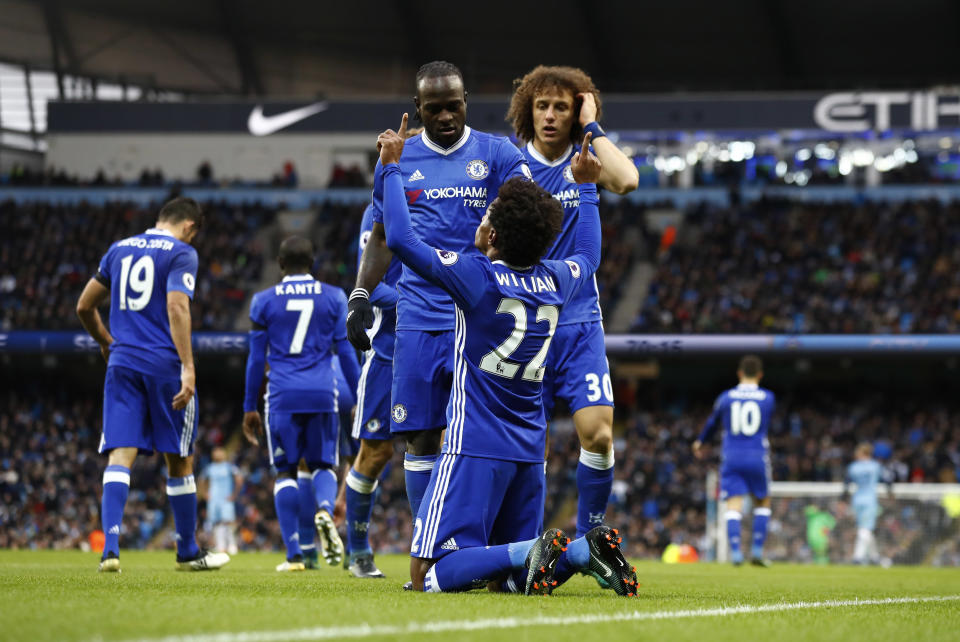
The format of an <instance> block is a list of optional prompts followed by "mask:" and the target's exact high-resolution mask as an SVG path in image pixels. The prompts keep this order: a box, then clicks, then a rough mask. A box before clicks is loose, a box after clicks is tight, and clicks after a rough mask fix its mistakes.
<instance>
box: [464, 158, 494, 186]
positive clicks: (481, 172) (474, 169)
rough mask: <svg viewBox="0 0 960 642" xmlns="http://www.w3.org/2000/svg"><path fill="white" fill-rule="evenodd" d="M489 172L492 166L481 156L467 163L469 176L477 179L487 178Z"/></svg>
mask: <svg viewBox="0 0 960 642" xmlns="http://www.w3.org/2000/svg"><path fill="white" fill-rule="evenodd" d="M489 173H490V167H489V166H488V165H487V163H486V162H485V161H482V160H480V159H479V158H478V159H477V160H472V161H470V162H469V163H467V176H469V177H470V178H472V179H473V180H475V181H479V180H482V179H484V178H486V177H487V175H488V174H489Z"/></svg>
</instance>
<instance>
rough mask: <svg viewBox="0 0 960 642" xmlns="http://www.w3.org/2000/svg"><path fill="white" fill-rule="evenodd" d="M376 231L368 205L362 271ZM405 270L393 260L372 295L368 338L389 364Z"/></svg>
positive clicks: (362, 235) (362, 234) (363, 229)
mask: <svg viewBox="0 0 960 642" xmlns="http://www.w3.org/2000/svg"><path fill="white" fill-rule="evenodd" d="M372 229H373V206H372V205H367V209H365V210H364V212H363V220H362V221H361V222H360V251H359V252H358V253H357V264H358V267H359V263H360V259H361V258H362V256H363V248H365V247H366V246H367V241H368V240H369V239H370V231H371V230H372ZM402 270H403V264H402V263H400V259H398V258H397V257H393V258H392V259H390V265H389V266H387V273H386V274H384V276H383V279H381V280H380V283H378V284H377V287H376V288H375V289H374V290H373V292H371V293H370V303H372V304H373V305H374V308H373V315H374V318H373V327H372V328H370V329H369V330H367V335H368V336H370V345H371V346H372V348H371V349H372V350H373V352H374V354H376V355H377V356H378V357H380V358H381V359H386V360H387V361H393V345H394V343H396V340H397V281H399V280H400V273H401V271H402Z"/></svg>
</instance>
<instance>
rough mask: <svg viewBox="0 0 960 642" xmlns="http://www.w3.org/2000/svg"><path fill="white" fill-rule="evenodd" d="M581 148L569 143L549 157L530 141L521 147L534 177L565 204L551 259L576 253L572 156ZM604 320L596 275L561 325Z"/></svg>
mask: <svg viewBox="0 0 960 642" xmlns="http://www.w3.org/2000/svg"><path fill="white" fill-rule="evenodd" d="M578 151H580V146H579V145H570V147H568V148H567V151H565V152H564V153H563V154H562V155H561V156H560V157H559V158H558V159H557V160H555V161H548V160H547V159H546V158H544V156H543V155H542V154H540V152H538V151H537V150H536V149H535V148H534V147H533V143H527V144H526V146H524V147H523V148H522V152H523V156H524V158H525V159H526V160H527V162H528V163H529V164H530V171H531V172H532V173H533V180H535V181H536V182H537V185H539V186H540V187H542V188H543V189H545V190H547V191H548V192H550V193H551V194H552V195H553V198H555V199H556V200H557V201H559V202H560V204H561V205H562V206H563V228H562V229H561V230H560V234H559V235H558V236H557V240H556V241H554V243H553V245H552V246H551V247H550V249H549V250H547V254H546V258H548V259H563V258H564V257H567V256H571V255H573V253H574V249H573V248H574V244H575V242H576V230H577V220H578V219H579V217H580V189H579V186H578V185H577V183H576V181H575V180H574V179H573V171H572V170H571V169H570V160H571V159H572V158H573V155H574V154H575V153H576V152H578ZM602 320H603V315H602V313H601V311H600V293H599V291H598V290H597V278H596V276H594V277H593V278H592V280H591V282H590V283H588V284H586V285H584V287H583V288H581V289H580V292H579V293H578V294H577V296H576V297H574V299H573V300H572V301H570V303H569V304H568V305H567V306H566V307H565V308H564V309H563V316H562V317H561V318H560V325H571V324H574V323H587V322H590V321H602Z"/></svg>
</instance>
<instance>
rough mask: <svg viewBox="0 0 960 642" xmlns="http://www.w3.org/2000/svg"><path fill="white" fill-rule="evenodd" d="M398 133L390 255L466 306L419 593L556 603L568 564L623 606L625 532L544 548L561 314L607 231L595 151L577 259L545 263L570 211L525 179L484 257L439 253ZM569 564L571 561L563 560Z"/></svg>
mask: <svg viewBox="0 0 960 642" xmlns="http://www.w3.org/2000/svg"><path fill="white" fill-rule="evenodd" d="M406 125H407V115H406V114H404V116H403V121H402V123H401V126H400V131H399V132H393V131H392V130H387V131H386V132H384V133H383V134H381V135H380V137H379V139H378V146H379V147H380V159H381V161H382V164H383V169H382V170H381V171H383V174H384V176H383V180H384V226H385V228H386V237H387V244H388V245H389V247H390V249H391V250H393V252H394V253H395V254H396V255H397V256H398V257H400V260H401V261H403V262H404V264H406V265H407V266H409V267H410V268H411V269H412V270H414V271H415V272H416V273H417V274H419V275H420V276H421V277H422V278H424V279H426V280H428V281H430V282H431V283H433V284H435V285H437V286H439V287H440V288H442V289H444V290H445V291H447V292H449V294H450V296H451V297H452V298H453V301H454V303H455V305H456V307H455V314H456V326H455V344H454V345H455V353H454V380H453V391H452V393H451V396H450V402H449V404H448V406H447V430H446V436H445V439H444V444H443V451H442V456H441V459H440V461H439V463H438V464H437V466H436V467H435V468H434V471H433V475H432V476H431V478H430V484H429V486H428V487H427V491H426V494H425V495H424V498H423V502H422V503H421V504H420V510H419V512H418V514H417V519H416V522H415V523H414V536H413V543H412V545H411V548H410V550H411V556H412V559H411V565H410V575H411V580H412V582H413V588H414V590H425V591H433V592H439V591H462V590H468V589H470V588H474V587H478V586H486V585H487V583H488V582H492V581H501V580H503V581H505V583H506V586H507V587H508V588H510V589H513V590H517V591H522V592H524V593H526V594H531V593H550V592H551V591H552V590H553V588H554V587H555V586H556V585H557V584H559V582H560V580H559V579H556V578H555V577H554V573H555V571H556V570H557V566H558V564H560V563H561V562H562V563H563V564H565V565H566V566H567V567H568V568H572V569H577V568H591V569H594V570H596V571H597V572H599V573H600V574H602V575H603V576H604V577H605V578H607V579H608V580H609V582H610V584H611V586H612V587H613V588H614V589H615V590H616V591H617V592H618V593H619V594H621V595H632V594H635V592H636V574H635V571H634V570H633V569H632V567H630V566H629V565H628V564H627V562H626V560H625V559H624V558H623V554H622V553H621V551H620V547H619V538H618V537H617V535H616V531H615V530H614V529H611V528H610V527H608V526H605V525H601V526H598V527H597V528H595V529H593V530H591V531H590V532H589V533H588V534H587V535H586V536H585V537H582V538H579V539H578V540H576V541H575V542H573V543H570V544H569V545H568V542H569V540H568V539H567V537H566V536H565V535H564V533H563V531H561V530H559V529H548V530H547V531H546V532H544V533H543V534H541V535H539V536H538V533H539V531H540V529H541V527H542V526H541V525H542V521H543V502H544V493H545V484H544V470H543V453H544V450H545V439H546V420H545V418H544V414H543V405H542V400H541V394H542V389H543V377H544V373H545V367H544V363H545V362H546V358H547V354H548V350H549V347H550V340H551V339H552V338H553V334H554V331H555V330H556V326H557V321H558V320H559V316H560V310H561V308H562V307H563V305H564V304H565V303H567V302H568V301H569V300H570V299H571V298H572V297H573V295H574V294H576V293H577V291H578V290H579V289H580V287H581V285H582V284H583V283H584V282H586V281H587V280H588V279H589V278H590V276H591V275H592V274H593V272H594V271H595V270H596V268H597V266H598V265H599V262H600V219H599V213H598V211H597V193H596V187H595V185H594V184H593V183H594V182H595V181H596V180H597V178H598V177H599V174H600V162H599V160H597V158H596V157H595V156H594V155H593V154H591V153H590V152H589V140H590V135H589V134H588V135H587V137H586V138H585V139H584V144H583V150H584V151H583V153H581V154H577V155H576V156H575V158H574V159H573V161H572V163H571V165H572V169H573V174H574V176H575V177H576V179H577V182H579V183H580V184H581V186H580V189H581V192H580V194H581V203H582V205H581V217H580V222H579V223H578V227H577V243H576V248H575V250H576V253H575V254H574V255H573V256H570V257H567V258H566V259H565V260H561V261H541V258H542V257H543V254H544V253H545V252H546V250H547V248H548V247H549V246H550V244H551V243H552V242H553V240H554V238H555V237H556V235H557V232H558V231H559V229H560V225H561V221H562V218H563V212H562V209H561V207H560V205H559V204H558V203H557V202H556V201H555V200H554V199H553V198H552V197H551V196H550V194H549V193H548V192H546V191H544V190H543V189H541V188H540V187H538V186H537V185H536V184H535V183H533V182H531V181H529V180H526V179H524V178H514V179H511V180H508V181H506V182H505V183H504V184H503V185H502V186H501V188H500V191H499V196H498V197H497V199H496V200H494V202H493V203H491V204H490V206H489V208H488V210H487V214H486V215H485V216H484V218H483V220H482V221H481V223H480V225H479V227H478V228H477V231H476V235H475V246H476V248H477V249H478V250H479V253H471V254H464V255H460V254H457V253H456V252H451V251H447V250H443V249H439V248H432V247H430V246H429V245H427V244H426V243H424V242H423V241H421V240H420V239H418V238H417V236H416V235H415V234H414V232H413V230H412V228H411V225H410V213H409V210H408V208H407V201H406V197H405V195H404V185H403V179H402V176H401V173H400V168H399V166H398V164H397V163H398V161H399V159H400V155H401V153H402V151H403V142H404V134H405V132H406ZM564 553H566V554H565V555H564Z"/></svg>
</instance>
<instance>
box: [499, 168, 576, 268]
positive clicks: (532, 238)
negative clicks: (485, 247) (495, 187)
mask: <svg viewBox="0 0 960 642" xmlns="http://www.w3.org/2000/svg"><path fill="white" fill-rule="evenodd" d="M489 218H490V225H492V226H493V229H494V230H496V240H495V241H494V242H493V247H495V248H496V249H497V251H498V252H499V253H500V258H502V259H503V260H504V261H506V262H507V263H508V264H510V265H515V266H517V267H527V266H530V265H533V264H535V263H537V262H539V261H540V259H541V258H543V255H544V254H546V253H547V250H548V249H549V248H550V245H552V244H553V241H554V240H555V239H556V238H557V234H559V233H560V229H561V227H562V225H563V206H562V205H560V201H558V200H557V199H555V198H553V196H552V195H551V194H550V192H548V191H547V190H545V189H543V188H542V187H540V186H539V185H537V184H536V183H534V182H533V181H530V180H527V179H525V178H521V177H519V176H515V177H514V178H511V179H510V180H508V181H507V182H506V183H504V184H503V185H501V186H500V192H499V193H498V194H497V199H496V200H495V201H494V202H493V204H492V205H491V206H490V211H489Z"/></svg>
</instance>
